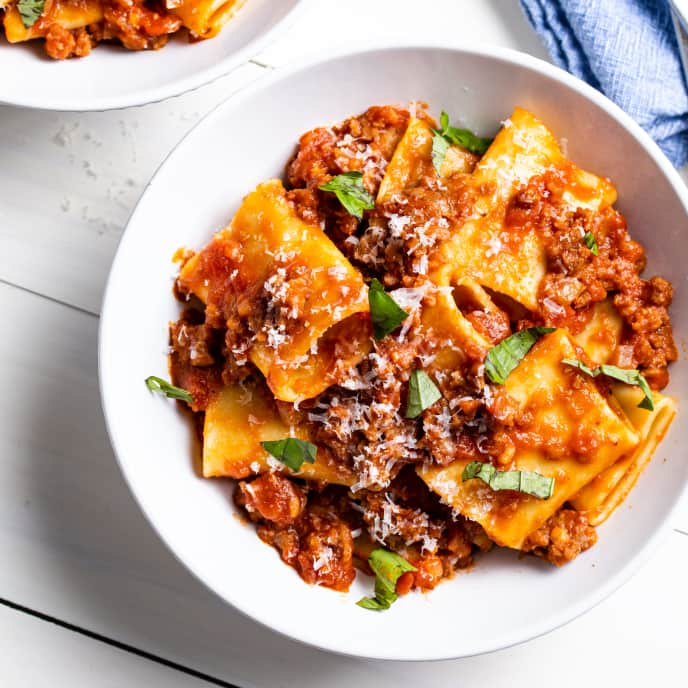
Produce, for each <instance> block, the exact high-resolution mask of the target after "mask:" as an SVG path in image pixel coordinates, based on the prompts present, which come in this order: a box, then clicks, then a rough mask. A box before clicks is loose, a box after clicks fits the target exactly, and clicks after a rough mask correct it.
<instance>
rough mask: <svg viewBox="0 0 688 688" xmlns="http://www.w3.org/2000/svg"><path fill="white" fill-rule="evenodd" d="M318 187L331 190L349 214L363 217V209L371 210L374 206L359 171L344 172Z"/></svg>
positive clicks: (359, 217)
mask: <svg viewBox="0 0 688 688" xmlns="http://www.w3.org/2000/svg"><path fill="white" fill-rule="evenodd" d="M318 188H319V189H322V190H323V191H331V192H332V193H333V194H334V195H335V196H336V197H337V198H338V199H339V202H340V203H341V204H342V205H343V206H344V207H345V208H346V211H347V212H348V213H349V215H353V216H354V217H357V218H358V219H359V220H360V219H361V218H362V217H363V211H364V210H372V209H373V208H374V207H375V199H374V198H373V197H372V195H371V194H370V193H368V191H367V190H366V188H365V187H364V186H363V174H362V173H361V172H344V174H339V175H337V176H336V177H334V178H333V179H330V181H329V182H327V184H321V185H320V186H319V187H318Z"/></svg>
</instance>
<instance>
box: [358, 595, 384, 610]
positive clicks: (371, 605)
mask: <svg viewBox="0 0 688 688" xmlns="http://www.w3.org/2000/svg"><path fill="white" fill-rule="evenodd" d="M356 604H357V605H358V606H359V607H363V609H372V610H373V611H376V612H381V611H382V610H384V609H389V608H390V607H391V606H392V605H391V603H390V602H379V601H378V600H377V598H375V597H361V599H360V600H359V601H358V602H356Z"/></svg>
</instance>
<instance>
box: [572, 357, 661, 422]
mask: <svg viewBox="0 0 688 688" xmlns="http://www.w3.org/2000/svg"><path fill="white" fill-rule="evenodd" d="M561 362H562V363H565V364H566V365H569V366H573V367H574V368H578V370H580V371H582V372H584V373H585V374H586V375H589V376H590V377H597V376H598V375H600V374H602V375H606V376H607V377H611V378H614V379H615V380H619V382H625V383H626V384H627V385H637V386H638V387H640V389H642V390H643V393H644V394H645V398H644V399H643V400H642V401H641V402H640V403H639V404H638V408H642V409H645V410H646V411H654V410H655V402H654V399H653V398H652V390H651V389H650V385H648V384H647V380H646V379H645V377H644V376H643V374H642V373H641V372H640V371H639V370H631V369H629V368H618V367H617V366H614V365H609V364H608V363H603V364H602V365H598V366H597V368H590V367H589V366H586V365H585V363H583V362H582V361H579V360H578V359H576V358H564V359H562V361H561Z"/></svg>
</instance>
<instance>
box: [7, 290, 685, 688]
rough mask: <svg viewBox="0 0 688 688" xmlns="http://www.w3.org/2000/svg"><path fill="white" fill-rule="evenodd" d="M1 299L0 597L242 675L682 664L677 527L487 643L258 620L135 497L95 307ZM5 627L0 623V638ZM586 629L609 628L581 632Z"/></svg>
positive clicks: (299, 679)
mask: <svg viewBox="0 0 688 688" xmlns="http://www.w3.org/2000/svg"><path fill="white" fill-rule="evenodd" d="M0 303H2V304H3V307H4V308H3V314H4V316H5V322H8V323H11V324H12V326H11V327H9V328H7V330H6V331H5V333H4V336H3V337H2V338H0V361H3V382H4V385H5V389H6V390H13V391H14V392H13V393H9V394H4V395H2V396H0V417H2V418H3V419H4V428H5V431H4V432H3V433H2V434H1V435H0V456H2V457H3V461H2V462H0V548H1V550H2V551H3V552H4V553H5V565H4V566H3V567H0V594H1V596H2V597H5V598H7V599H10V600H12V601H14V602H17V603H19V604H22V605H25V606H27V607H32V608H34V609H38V610H39V611H41V612H43V613H46V614H50V615H52V616H55V617H58V618H60V619H64V620H65V621H68V622H70V623H74V624H76V625H78V626H80V627H83V628H85V629H88V630H91V631H94V632H97V633H100V634H102V635H104V636H107V637H109V638H112V639H115V640H118V641H121V642H125V643H127V644H129V645H133V646H135V647H138V648H141V649H143V650H145V651H147V652H150V653H152V654H154V655H157V656H160V657H163V658H167V659H169V660H172V661H175V662H177V663H179V664H181V665H184V666H188V667H192V668H193V669H195V670H197V671H201V672H203V673H206V674H209V675H211V676H215V677H218V678H219V679H221V680H224V681H229V682H232V683H237V684H238V685H240V686H273V685H280V686H287V687H291V686H294V688H296V687H299V688H310V687H313V688H315V687H316V686H322V685H324V683H325V682H327V685H329V686H332V687H333V688H338V687H339V686H341V687H342V688H343V687H345V686H346V688H349V686H350V685H351V684H352V683H355V684H356V685H360V686H380V687H382V688H384V687H386V686H390V688H391V687H392V686H395V687H397V686H399V685H408V684H409V682H412V683H414V684H415V683H420V684H421V685H424V686H443V685H448V682H449V681H451V680H452V678H453V677H456V676H461V677H462V679H463V681H464V683H463V684H462V685H465V686H478V685H485V683H484V681H487V682H488V684H489V685H491V686H501V685H504V686H507V685H508V686H521V685H522V686H526V685H527V686H531V685H532V684H531V683H529V681H530V680H531V677H530V675H529V674H527V672H526V673H524V674H523V677H522V678H516V677H514V675H513V674H512V673H511V671H512V670H514V669H515V668H517V667H528V666H542V664H543V662H544V663H545V665H546V666H547V667H549V669H550V670H551V671H552V672H553V674H555V675H556V666H557V663H561V664H562V665H565V664H566V663H567V662H568V661H569V659H570V655H571V653H572V652H577V653H582V652H586V653H591V656H592V657H593V660H594V661H595V662H600V663H601V668H600V671H602V672H603V674H602V675H604V676H606V677H607V678H609V679H610V680H611V679H612V678H613V673H612V669H611V668H610V667H611V666H612V665H611V664H610V665H609V666H607V664H605V661H606V660H607V659H609V661H610V662H612V663H613V665H614V666H616V665H617V664H618V662H620V661H622V660H624V661H626V665H625V668H623V671H622V674H621V675H622V676H627V677H629V678H631V677H632V676H633V675H636V674H642V675H646V674H647V673H648V672H649V671H650V668H651V664H648V663H647V662H646V661H645V659H644V655H643V654H642V653H643V647H644V646H651V647H652V648H653V651H654V652H657V653H659V655H660V657H661V661H658V663H657V667H654V668H652V670H653V671H655V670H656V671H659V672H660V674H659V675H667V676H668V675H669V674H668V673H666V672H669V671H670V670H671V671H673V670H675V669H676V667H677V662H679V661H682V660H681V659H680V658H679V655H678V654H677V653H674V654H672V652H670V650H671V649H672V648H674V649H675V648H677V647H683V648H684V649H688V641H687V640H686V635H685V633H683V630H682V627H683V621H682V619H684V618H685V615H686V613H688V597H687V596H686V595H685V594H683V577H684V572H685V570H686V569H687V568H688V537H686V536H684V535H681V534H678V533H675V534H674V535H673V536H672V537H671V539H670V540H669V542H668V543H667V544H666V545H665V546H664V547H663V548H662V550H661V551H660V553H659V554H658V556H657V557H656V558H655V559H654V560H653V561H652V562H651V563H650V564H648V566H647V567H646V568H645V569H644V570H643V571H641V573H640V574H639V575H638V576H637V577H636V578H635V579H634V580H633V581H632V582H631V583H629V584H628V585H627V586H625V587H624V588H622V590H621V591H620V592H618V593H617V594H616V595H614V596H613V597H612V598H611V599H610V600H608V601H607V602H605V603H603V604H602V605H600V607H598V608H597V609H596V610H594V611H593V612H591V613H590V614H589V615H587V616H585V617H583V618H582V619H580V620H578V621H576V622H574V623H572V624H570V625H569V626H567V627H565V628H563V629H561V630H558V631H556V632H554V633H553V634H551V635H550V636H546V637H545V638H542V639H539V640H537V641H535V642H533V643H528V644H526V645H522V646H520V647H517V648H512V649H510V650H505V651H502V652H501V653H497V654H495V655H489V656H485V657H478V658H472V659H468V660H460V661H455V662H439V663H435V664H431V665H429V664H423V663H411V664H404V665H398V664H395V663H391V662H370V661H360V660H355V659H349V658H345V657H339V656H335V655H330V654H326V653H322V652H319V651H316V650H313V649H311V648H307V647H305V646H302V645H299V644H296V643H294V642H292V641H289V640H287V639H285V638H282V637H280V636H277V635H275V634H273V633H271V632H270V631H268V630H266V629H264V628H262V627H260V626H258V625H256V624H255V623H253V622H251V621H249V620H248V619H246V618H244V617H243V616H242V615H240V614H239V613H238V612H236V611H234V610H232V609H231V608H229V607H227V606H225V605H224V604H223V603H221V602H220V601H219V600H218V599H217V598H215V597H214V595H212V594H211V593H210V592H208V591H207V590H206V589H205V588H204V587H203V586H201V585H200V584H199V583H198V582H197V581H196V580H195V579H193V578H192V577H191V576H190V574H188V573H187V572H186V570H185V569H184V568H183V566H182V565H181V564H179V563H178V562H177V561H176V560H175V559H174V557H173V556H172V555H171V554H170V553H169V552H168V551H167V550H166V548H165V547H164V546H163V545H162V543H161V542H160V541H159V540H158V538H157V536H156V535H155V534H154V533H153V531H152V530H151V528H150V527H149V526H148V524H147V522H146V521H145V520H144V518H143V516H142V515H141V513H140V511H139V509H138V507H137V506H136V504H135V503H134V502H133V500H132V498H131V496H130V494H129V492H128V490H127V488H126V486H125V484H124V482H123V480H122V477H121V475H120V473H119V471H118V468H117V466H116V463H115V460H114V457H113V456H112V452H111V450H110V448H109V445H108V442H107V438H106V435H105V430H104V425H103V419H102V416H101V412H100V407H99V401H98V390H97V376H96V329H97V318H95V317H93V316H91V315H89V314H86V313H83V312H80V311H77V310H75V309H73V308H69V307H66V306H63V305H59V304H56V303H53V302H50V301H48V300H47V299H44V298H41V297H38V296H36V295H33V294H30V293H27V292H26V291H23V290H21V289H17V288H14V287H9V286H4V285H0ZM534 594H535V591H534ZM459 622H461V623H465V622H466V621H465V620H457V623H459ZM11 633H12V624H11V623H7V622H2V623H1V624H0V637H4V636H6V635H8V634H11ZM591 637H594V638H611V637H614V638H617V637H618V641H617V640H615V641H614V642H612V643H610V642H605V643H603V644H600V643H592V644H591V640H590V639H591ZM629 648H630V651H629ZM627 655H628V657H626V656H627ZM268 658H269V660H268ZM625 658H626V659H625ZM505 670H507V673H504V672H505ZM604 672H607V673H606V674H605V673H604ZM662 672H665V673H662ZM584 676H585V673H584V672H583V670H582V669H581V668H580V667H576V666H574V667H571V673H570V674H569V675H567V676H565V677H563V678H561V679H560V678H557V683H558V684H561V685H562V686H564V685H567V686H568V685H570V686H574V685H576V686H577V685H580V683H577V682H576V681H581V680H582V679H583V678H584ZM507 679H508V680H507ZM574 679H575V681H574Z"/></svg>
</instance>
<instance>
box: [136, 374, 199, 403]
mask: <svg viewBox="0 0 688 688" xmlns="http://www.w3.org/2000/svg"><path fill="white" fill-rule="evenodd" d="M146 387H148V389H150V390H151V392H160V393H161V394H164V395H165V396H166V397H169V398H170V399H180V400H181V401H185V402H187V403H188V404H192V403H193V397H192V396H191V394H190V393H189V392H187V391H186V390H185V389H182V388H181V387H175V386H174V385H171V384H170V383H169V382H168V381H167V380H163V379H162V378H161V377H156V376H155V375H151V376H150V377H147V378H146Z"/></svg>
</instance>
